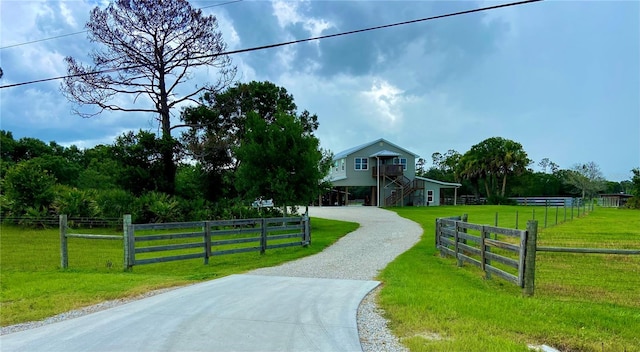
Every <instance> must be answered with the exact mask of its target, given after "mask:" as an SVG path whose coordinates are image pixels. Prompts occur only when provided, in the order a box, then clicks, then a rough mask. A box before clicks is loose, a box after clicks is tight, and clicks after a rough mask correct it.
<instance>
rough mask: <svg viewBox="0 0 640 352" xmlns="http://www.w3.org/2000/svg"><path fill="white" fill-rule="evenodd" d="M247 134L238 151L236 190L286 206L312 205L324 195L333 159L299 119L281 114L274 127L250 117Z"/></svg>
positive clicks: (272, 123)
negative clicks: (322, 193) (325, 178)
mask: <svg viewBox="0 0 640 352" xmlns="http://www.w3.org/2000/svg"><path fill="white" fill-rule="evenodd" d="M245 127H246V130H245V131H246V133H245V136H244V140H243V142H242V144H241V145H240V147H238V149H237V150H236V152H237V156H238V159H239V160H240V164H239V166H238V170H237V178H236V186H237V188H238V190H239V191H240V192H241V193H242V194H244V195H245V196H246V197H249V198H256V197H260V196H263V197H266V198H273V199H274V202H276V203H277V204H282V205H284V206H288V205H301V204H309V203H310V202H311V201H313V200H314V199H316V198H317V197H318V195H319V194H320V193H321V192H322V191H323V189H322V180H323V178H324V177H325V176H326V175H327V174H328V172H329V168H330V160H331V155H327V154H326V153H323V151H322V150H321V149H320V141H319V140H318V139H317V138H316V137H315V136H314V135H313V133H311V132H309V131H308V130H307V126H305V122H304V121H303V120H302V119H301V118H300V117H298V116H295V115H292V114H290V113H286V112H277V113H276V114H275V116H274V119H273V121H272V122H271V123H268V121H267V120H265V119H264V118H262V117H261V116H259V115H258V114H257V113H256V112H249V113H248V114H247V122H246V126H245Z"/></svg>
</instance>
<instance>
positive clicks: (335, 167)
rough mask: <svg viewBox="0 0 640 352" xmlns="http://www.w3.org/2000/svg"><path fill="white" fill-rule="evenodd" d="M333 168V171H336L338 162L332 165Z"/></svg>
mask: <svg viewBox="0 0 640 352" xmlns="http://www.w3.org/2000/svg"><path fill="white" fill-rule="evenodd" d="M333 168H334V169H335V171H338V161H336V162H334V163H333Z"/></svg>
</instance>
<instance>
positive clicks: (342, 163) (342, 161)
mask: <svg viewBox="0 0 640 352" xmlns="http://www.w3.org/2000/svg"><path fill="white" fill-rule="evenodd" d="M340 163H341V165H342V171H344V159H341V160H340Z"/></svg>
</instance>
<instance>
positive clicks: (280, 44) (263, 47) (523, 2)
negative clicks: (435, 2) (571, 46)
mask: <svg viewBox="0 0 640 352" xmlns="http://www.w3.org/2000/svg"><path fill="white" fill-rule="evenodd" d="M541 1H543V0H524V1H518V2H512V3H507V4H501V5H495V6H488V7H481V8H478V9H473V10H465V11H459V12H453V13H448V14H444V15H438V16H432V17H425V18H420V19H416V20H410V21H403V22H396V23H391V24H385V25H381V26H375V27H368V28H363V29H356V30H353V31H348V32H341V33H335V34H327V35H322V36H318V37H311V38H306V39H298V40H293V41H288V42H282V43H276V44H269V45H263V46H256V47H252V48H246V49H238V50H232V51H226V52H222V53H219V54H213V55H205V56H200V57H194V58H193V59H194V60H198V59H204V58H210V57H214V56H222V55H232V54H240V53H246V52H250V51H257V50H265V49H271V48H277V47H281V46H286V45H292V44H298V43H304V42H309V41H313V40H321V39H327V38H334V37H341V36H345V35H351V34H356V33H362V32H368V31H373V30H378V29H384V28H391V27H397V26H403V25H408V24H413V23H418V22H425V21H431V20H436V19H440V18H445V17H453V16H460V15H466V14H470V13H475V12H482V11H488V10H495V9H499V8H504V7H510V6H518V5H524V4H528V3H534V2H541ZM143 66H144V65H133V66H128V67H118V68H110V69H105V70H101V71H96V72H87V73H80V74H75V75H66V76H59V77H51V78H43V79H39V80H33V81H27V82H21V83H14V84H9V85H4V86H0V89H3V88H12V87H18V86H23V85H28V84H34V83H42V82H48V81H55V80H60V79H64V78H72V77H79V76H88V75H97V74H102V73H109V72H115V71H119V70H129V69H134V68H140V67H143Z"/></svg>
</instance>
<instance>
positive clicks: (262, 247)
mask: <svg viewBox="0 0 640 352" xmlns="http://www.w3.org/2000/svg"><path fill="white" fill-rule="evenodd" d="M261 222H262V229H261V232H260V254H264V252H265V251H266V250H267V219H265V218H262V219H261Z"/></svg>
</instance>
